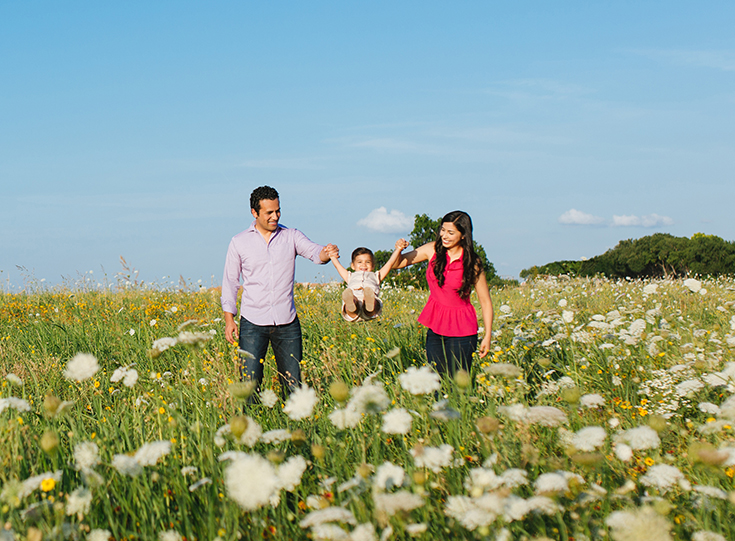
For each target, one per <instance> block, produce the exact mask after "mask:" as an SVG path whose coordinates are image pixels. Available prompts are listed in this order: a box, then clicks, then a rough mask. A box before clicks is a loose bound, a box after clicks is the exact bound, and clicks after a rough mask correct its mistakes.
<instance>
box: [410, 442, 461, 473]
mask: <svg viewBox="0 0 735 541" xmlns="http://www.w3.org/2000/svg"><path fill="white" fill-rule="evenodd" d="M452 453H454V447H452V446H451V445H449V444H448V443H445V444H442V445H441V446H439V447H423V446H417V447H414V448H413V449H411V456H413V461H414V464H416V467H417V468H428V469H430V470H431V471H433V472H434V473H439V472H440V471H441V470H442V468H446V467H448V466H450V465H451V464H452Z"/></svg>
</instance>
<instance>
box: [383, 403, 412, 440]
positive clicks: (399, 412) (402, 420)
mask: <svg viewBox="0 0 735 541" xmlns="http://www.w3.org/2000/svg"><path fill="white" fill-rule="evenodd" d="M412 420H413V418H412V417H411V414H410V413H408V411H406V410H405V409H404V408H395V409H392V410H390V411H389V412H388V413H386V414H385V415H383V427H382V430H383V432H385V433H386V434H408V433H409V432H410V431H411V421H412Z"/></svg>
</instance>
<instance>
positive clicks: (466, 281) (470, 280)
mask: <svg viewBox="0 0 735 541" xmlns="http://www.w3.org/2000/svg"><path fill="white" fill-rule="evenodd" d="M448 222H451V223H453V224H454V227H456V228H457V231H459V232H460V233H461V234H462V238H461V240H460V241H459V245H460V246H461V247H462V267H463V269H464V272H463V273H462V286H461V287H460V288H459V296H460V297H461V298H463V299H469V298H470V293H472V288H473V287H475V282H477V279H478V278H479V276H480V272H481V267H482V262H481V261H480V257H479V256H478V255H477V253H476V252H475V249H474V245H473V242H472V218H470V215H469V214H467V213H466V212H463V211H461V210H455V211H452V212H450V213H449V214H447V215H445V216H444V218H442V221H441V224H440V225H439V231H437V232H436V241H434V251H435V252H436V257H435V258H434V276H436V279H437V281H438V282H439V287H442V286H443V285H444V270H445V269H446V267H447V249H446V248H444V245H443V244H442V239H441V235H440V231H441V225H442V224H445V223H448Z"/></svg>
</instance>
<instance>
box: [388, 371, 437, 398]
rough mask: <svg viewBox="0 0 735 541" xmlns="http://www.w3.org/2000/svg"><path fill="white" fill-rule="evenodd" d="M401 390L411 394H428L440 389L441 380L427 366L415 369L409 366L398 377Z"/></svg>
mask: <svg viewBox="0 0 735 541" xmlns="http://www.w3.org/2000/svg"><path fill="white" fill-rule="evenodd" d="M398 381H400V383H401V387H403V390H405V391H408V392H409V393H411V394H415V395H419V394H430V393H433V392H436V391H438V390H439V389H441V386H442V385H441V378H440V377H439V374H437V373H436V372H435V371H434V370H432V369H431V367H429V366H422V367H421V368H416V367H415V366H410V367H408V369H407V370H406V371H405V372H404V373H403V374H401V375H400V376H398Z"/></svg>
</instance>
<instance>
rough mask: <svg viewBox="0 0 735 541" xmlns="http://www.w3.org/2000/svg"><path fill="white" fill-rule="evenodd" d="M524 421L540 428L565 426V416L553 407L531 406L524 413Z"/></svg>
mask: <svg viewBox="0 0 735 541" xmlns="http://www.w3.org/2000/svg"><path fill="white" fill-rule="evenodd" d="M525 421H526V422H527V423H529V424H537V425H541V426H550V427H552V426H558V425H560V424H566V422H567V414H566V413H564V412H563V411H561V410H560V409H558V408H555V407H553V406H532V407H530V408H528V409H527V410H526V412H525Z"/></svg>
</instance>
